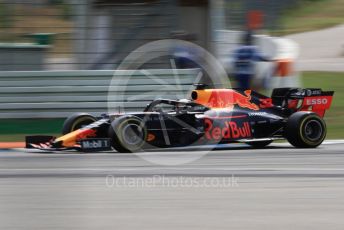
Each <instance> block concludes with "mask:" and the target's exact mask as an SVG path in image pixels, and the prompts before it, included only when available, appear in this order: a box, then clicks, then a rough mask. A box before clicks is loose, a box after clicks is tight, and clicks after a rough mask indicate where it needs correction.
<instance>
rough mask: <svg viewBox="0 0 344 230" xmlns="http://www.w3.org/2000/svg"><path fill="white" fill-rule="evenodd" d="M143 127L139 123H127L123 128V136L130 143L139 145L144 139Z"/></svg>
mask: <svg viewBox="0 0 344 230" xmlns="http://www.w3.org/2000/svg"><path fill="white" fill-rule="evenodd" d="M143 136H144V134H143V132H142V128H141V127H140V126H139V125H137V124H127V125H126V126H124V128H123V130H122V137H123V140H124V142H125V143H127V144H129V145H133V146H135V145H139V144H140V143H141V142H142V140H143Z"/></svg>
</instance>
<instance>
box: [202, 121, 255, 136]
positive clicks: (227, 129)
mask: <svg viewBox="0 0 344 230" xmlns="http://www.w3.org/2000/svg"><path fill="white" fill-rule="evenodd" d="M204 124H205V135H204V137H205V139H206V140H208V141H221V140H230V139H241V138H250V137H252V133H251V127H250V124H249V122H242V123H239V122H236V121H229V120H225V121H221V123H219V122H218V121H214V120H211V119H208V118H206V119H204Z"/></svg>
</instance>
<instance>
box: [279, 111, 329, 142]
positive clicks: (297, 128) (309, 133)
mask: <svg viewBox="0 0 344 230" xmlns="http://www.w3.org/2000/svg"><path fill="white" fill-rule="evenodd" d="M326 132H327V130H326V124H325V121H324V120H323V119H322V118H321V117H319V116H318V115H317V114H315V113H313V112H296V113H294V114H292V115H291V116H290V117H289V119H288V121H287V124H286V127H285V137H286V138H287V140H288V141H289V143H290V144H292V145H293V146H295V147H297V148H316V147H318V146H319V145H320V144H321V143H322V142H323V141H324V139H325V137H326Z"/></svg>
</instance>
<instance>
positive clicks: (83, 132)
mask: <svg viewBox="0 0 344 230" xmlns="http://www.w3.org/2000/svg"><path fill="white" fill-rule="evenodd" d="M96 136H97V131H96V130H93V129H85V130H81V132H80V133H79V134H78V135H77V136H76V140H80V139H85V138H89V137H96Z"/></svg>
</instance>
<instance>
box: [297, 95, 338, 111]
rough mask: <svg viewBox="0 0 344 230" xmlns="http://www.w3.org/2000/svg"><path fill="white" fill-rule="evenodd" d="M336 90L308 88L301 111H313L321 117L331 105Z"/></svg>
mask: <svg viewBox="0 0 344 230" xmlns="http://www.w3.org/2000/svg"><path fill="white" fill-rule="evenodd" d="M333 94H334V91H322V90H321V89H306V95H305V97H304V98H303V103H302V106H301V109H300V111H313V112H315V113H317V114H318V115H319V116H320V117H324V116H325V112H326V110H328V109H329V108H330V107H331V104H332V99H333Z"/></svg>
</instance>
